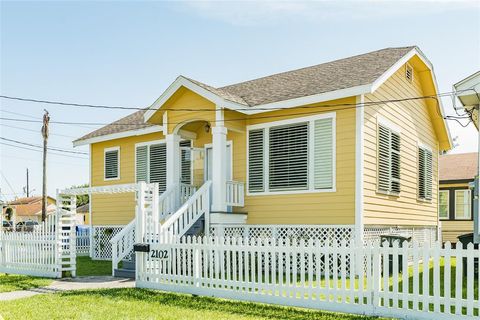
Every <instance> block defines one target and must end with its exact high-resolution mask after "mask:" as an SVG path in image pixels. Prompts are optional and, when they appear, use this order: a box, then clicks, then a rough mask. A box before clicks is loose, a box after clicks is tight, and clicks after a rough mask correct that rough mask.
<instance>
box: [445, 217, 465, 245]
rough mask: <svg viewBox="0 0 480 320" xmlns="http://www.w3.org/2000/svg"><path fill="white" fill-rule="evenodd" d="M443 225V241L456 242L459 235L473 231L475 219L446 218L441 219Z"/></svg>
mask: <svg viewBox="0 0 480 320" xmlns="http://www.w3.org/2000/svg"><path fill="white" fill-rule="evenodd" d="M441 227H442V241H444V242H447V241H450V242H452V243H454V242H457V241H458V239H457V237H458V236H460V235H462V234H465V233H472V232H473V221H471V220H470V221H455V220H445V221H441Z"/></svg>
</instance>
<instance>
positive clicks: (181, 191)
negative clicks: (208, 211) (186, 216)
mask: <svg viewBox="0 0 480 320" xmlns="http://www.w3.org/2000/svg"><path fill="white" fill-rule="evenodd" d="M196 190H197V188H196V187H194V186H192V185H189V184H185V183H181V184H176V185H174V186H172V187H171V188H168V189H167V190H166V191H165V192H164V193H162V194H161V195H160V198H159V199H158V212H159V214H160V217H159V218H160V219H159V221H162V220H166V219H168V217H170V215H172V214H174V213H175V211H177V210H178V208H180V206H181V205H182V204H184V203H185V201H187V200H188V199H189V198H190V197H191V196H192V195H193V194H194V193H195V191H196Z"/></svg>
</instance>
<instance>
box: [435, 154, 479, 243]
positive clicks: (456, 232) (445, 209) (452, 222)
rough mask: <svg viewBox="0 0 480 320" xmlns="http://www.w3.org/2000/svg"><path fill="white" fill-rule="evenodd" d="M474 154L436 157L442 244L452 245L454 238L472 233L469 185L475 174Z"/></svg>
mask: <svg viewBox="0 0 480 320" xmlns="http://www.w3.org/2000/svg"><path fill="white" fill-rule="evenodd" d="M477 165H478V153H476V152H472V153H463V154H449V155H442V156H440V191H439V205H438V215H439V217H440V220H441V229H442V241H444V242H446V241H450V242H452V243H456V242H457V241H458V239H457V237H458V236H461V235H463V234H466V233H472V232H473V196H472V190H471V189H470V185H469V184H470V183H472V182H473V181H474V180H475V176H476V175H477Z"/></svg>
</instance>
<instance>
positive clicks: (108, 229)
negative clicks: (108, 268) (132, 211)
mask: <svg viewBox="0 0 480 320" xmlns="http://www.w3.org/2000/svg"><path fill="white" fill-rule="evenodd" d="M123 228H124V226H94V227H93V256H92V259H93V260H112V244H111V243H110V240H112V238H113V237H114V236H115V235H116V234H117V233H119V232H120V231H121V230H122V229H123Z"/></svg>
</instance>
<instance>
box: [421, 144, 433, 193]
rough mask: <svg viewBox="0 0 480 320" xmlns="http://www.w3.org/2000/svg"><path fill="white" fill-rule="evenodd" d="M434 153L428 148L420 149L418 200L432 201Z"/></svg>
mask: <svg viewBox="0 0 480 320" xmlns="http://www.w3.org/2000/svg"><path fill="white" fill-rule="evenodd" d="M432 165H433V164H432V151H431V150H430V149H428V148H426V147H422V146H419V147H418V198H419V199H421V200H432V182H433V169H432Z"/></svg>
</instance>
